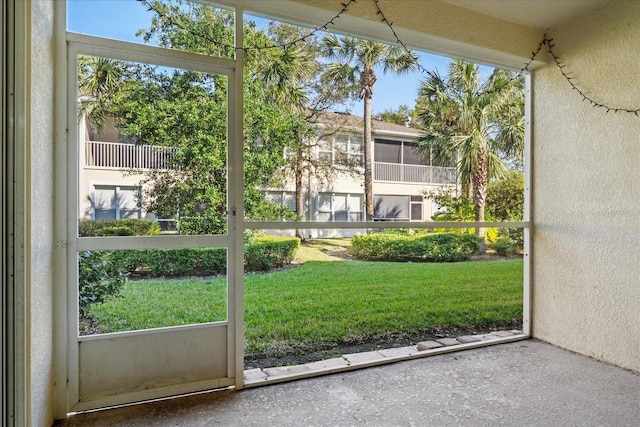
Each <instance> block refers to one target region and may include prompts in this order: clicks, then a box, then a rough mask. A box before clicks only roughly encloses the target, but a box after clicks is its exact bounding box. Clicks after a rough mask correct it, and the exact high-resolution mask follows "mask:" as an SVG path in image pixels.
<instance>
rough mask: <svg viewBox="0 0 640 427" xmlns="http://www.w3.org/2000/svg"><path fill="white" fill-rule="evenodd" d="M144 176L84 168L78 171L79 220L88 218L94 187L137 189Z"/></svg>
mask: <svg viewBox="0 0 640 427" xmlns="http://www.w3.org/2000/svg"><path fill="white" fill-rule="evenodd" d="M144 178H145V176H144V175H142V174H139V175H129V174H128V173H127V172H123V171H120V170H118V169H101V168H90V167H84V168H81V170H80V200H79V204H78V206H79V207H80V212H79V215H80V218H90V213H91V201H90V197H91V196H92V192H93V188H94V186H96V185H108V186H114V187H115V186H122V187H138V186H140V181H141V180H142V179H144Z"/></svg>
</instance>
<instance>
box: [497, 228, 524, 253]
mask: <svg viewBox="0 0 640 427" xmlns="http://www.w3.org/2000/svg"><path fill="white" fill-rule="evenodd" d="M503 236H504V237H508V238H510V239H511V240H513V246H514V251H515V250H519V251H522V250H523V249H524V228H501V229H500V234H499V237H503Z"/></svg>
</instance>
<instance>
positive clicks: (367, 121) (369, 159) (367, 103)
mask: <svg viewBox="0 0 640 427" xmlns="http://www.w3.org/2000/svg"><path fill="white" fill-rule="evenodd" d="M363 144H364V206H365V217H366V221H373V138H372V137H371V96H365V97H364V141H363Z"/></svg>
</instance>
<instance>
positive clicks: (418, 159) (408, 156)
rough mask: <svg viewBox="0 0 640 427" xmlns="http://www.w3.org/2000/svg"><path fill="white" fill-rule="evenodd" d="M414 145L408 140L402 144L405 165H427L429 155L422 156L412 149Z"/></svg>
mask: <svg viewBox="0 0 640 427" xmlns="http://www.w3.org/2000/svg"><path fill="white" fill-rule="evenodd" d="M413 147H414V145H413V144H410V143H408V142H405V143H403V144H402V154H403V159H402V160H403V163H404V164H405V165H428V164H429V157H428V156H427V157H426V158H423V157H422V156H419V155H418V154H416V152H415V151H414V149H413Z"/></svg>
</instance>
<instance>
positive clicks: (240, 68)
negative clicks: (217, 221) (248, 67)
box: [227, 8, 244, 389]
mask: <svg viewBox="0 0 640 427" xmlns="http://www.w3.org/2000/svg"><path fill="white" fill-rule="evenodd" d="M235 24H236V31H235V45H236V46H239V47H241V46H243V43H244V39H243V10H242V9H240V8H236V9H235ZM235 54H236V58H235V73H234V74H233V78H232V80H233V81H232V82H230V84H229V87H230V88H231V90H230V93H229V96H228V97H229V118H228V123H229V128H228V134H229V148H228V153H227V156H228V161H229V181H228V209H229V227H228V228H229V231H228V232H229V233H230V234H231V236H230V237H231V239H230V246H229V249H228V250H229V254H228V255H227V259H228V262H229V263H230V264H229V265H228V266H227V268H228V269H229V270H230V273H231V274H229V275H228V280H229V283H228V288H229V295H228V302H227V303H228V306H229V341H228V345H229V356H230V357H229V376H230V377H232V378H235V386H236V389H241V388H243V387H244V195H243V191H244V171H243V161H244V160H243V152H242V150H243V146H244V136H243V122H244V121H243V112H242V110H243V74H244V50H242V49H236V51H235Z"/></svg>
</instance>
